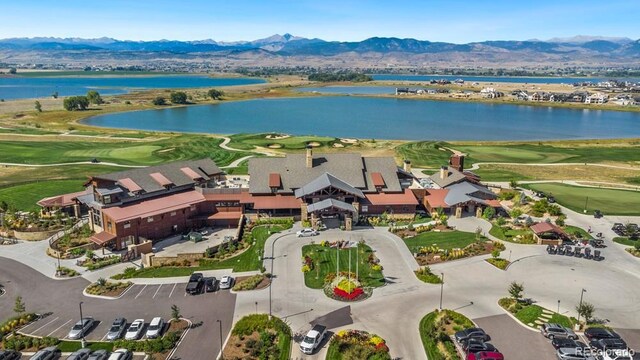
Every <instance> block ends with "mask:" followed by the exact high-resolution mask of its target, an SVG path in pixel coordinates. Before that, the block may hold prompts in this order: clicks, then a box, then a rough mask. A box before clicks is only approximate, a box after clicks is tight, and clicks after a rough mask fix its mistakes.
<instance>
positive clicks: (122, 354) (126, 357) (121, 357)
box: [108, 349, 133, 360]
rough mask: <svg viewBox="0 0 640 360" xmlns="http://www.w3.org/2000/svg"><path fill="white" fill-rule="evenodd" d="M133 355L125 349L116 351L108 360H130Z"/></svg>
mask: <svg viewBox="0 0 640 360" xmlns="http://www.w3.org/2000/svg"><path fill="white" fill-rule="evenodd" d="M132 358H133V354H132V353H131V351H129V350H127V349H118V350H116V351H114V352H112V353H111V355H109V359H108V360H131V359H132Z"/></svg>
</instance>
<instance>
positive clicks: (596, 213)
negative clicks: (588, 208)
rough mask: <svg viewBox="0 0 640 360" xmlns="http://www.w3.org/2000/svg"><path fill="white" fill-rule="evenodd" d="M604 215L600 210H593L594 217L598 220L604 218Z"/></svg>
mask: <svg viewBox="0 0 640 360" xmlns="http://www.w3.org/2000/svg"><path fill="white" fill-rule="evenodd" d="M603 216H604V215H602V211H600V210H593V217H594V218H596V219H600V218H601V217H603Z"/></svg>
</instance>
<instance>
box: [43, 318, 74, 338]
mask: <svg viewBox="0 0 640 360" xmlns="http://www.w3.org/2000/svg"><path fill="white" fill-rule="evenodd" d="M71 320H73V319H69V320H67V322H66V323H64V324H62V325H60V326H58V327H57V328H56V329H55V330H53V331H52V332H50V333H49V334H47V336H51V334H53V333H55V332H56V331H58V330H60V329H62V327H63V326H65V325H67V324H68V323H70V322H71ZM65 337H66V336H65Z"/></svg>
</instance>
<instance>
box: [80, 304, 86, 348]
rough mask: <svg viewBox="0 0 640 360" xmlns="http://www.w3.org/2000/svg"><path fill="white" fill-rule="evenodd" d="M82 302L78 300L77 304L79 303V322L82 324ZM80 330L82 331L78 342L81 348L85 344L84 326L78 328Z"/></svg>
mask: <svg viewBox="0 0 640 360" xmlns="http://www.w3.org/2000/svg"><path fill="white" fill-rule="evenodd" d="M82 304H83V302H82V301H80V304H79V305H80V324H82V319H83V317H82ZM80 331H82V341H81V342H80V343H81V345H82V348H84V347H85V346H86V343H85V340H84V326H83V327H82V330H80Z"/></svg>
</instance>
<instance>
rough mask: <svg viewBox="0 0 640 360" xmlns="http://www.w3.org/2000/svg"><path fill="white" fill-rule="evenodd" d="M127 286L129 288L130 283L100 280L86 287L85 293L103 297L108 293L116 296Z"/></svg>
mask: <svg viewBox="0 0 640 360" xmlns="http://www.w3.org/2000/svg"><path fill="white" fill-rule="evenodd" d="M129 286H131V282H126V283H122V282H111V281H106V280H105V279H102V278H101V279H98V281H97V282H95V283H93V284H91V285H89V286H87V289H86V291H87V293H88V294H91V295H105V294H109V293H113V294H116V293H118V292H122V291H124V290H125V289H126V288H128V287H129Z"/></svg>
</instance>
